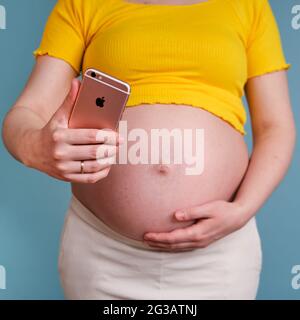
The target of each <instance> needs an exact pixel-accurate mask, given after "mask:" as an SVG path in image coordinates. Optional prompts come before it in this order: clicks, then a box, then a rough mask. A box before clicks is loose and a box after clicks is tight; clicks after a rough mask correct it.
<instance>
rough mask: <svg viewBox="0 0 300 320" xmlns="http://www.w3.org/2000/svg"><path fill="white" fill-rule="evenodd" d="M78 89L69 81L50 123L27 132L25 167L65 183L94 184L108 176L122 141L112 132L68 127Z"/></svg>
mask: <svg viewBox="0 0 300 320" xmlns="http://www.w3.org/2000/svg"><path fill="white" fill-rule="evenodd" d="M79 88H80V81H79V80H77V79H73V80H72V85H71V89H70V91H69V94H68V95H67V97H66V99H65V101H64V102H63V104H62V105H61V106H60V108H59V109H58V110H57V111H56V112H55V114H54V115H53V116H52V117H51V119H50V121H49V122H48V123H47V124H46V125H45V126H44V127H43V128H42V129H39V130H33V131H32V132H29V133H28V139H30V142H31V145H32V153H31V157H30V159H29V161H28V167H32V168H35V169H37V170H40V171H42V172H45V173H46V174H48V175H50V176H52V177H54V178H57V179H60V180H64V181H68V182H78V183H95V182H97V181H99V180H101V179H103V178H105V177H106V176H107V175H108V173H109V171H110V169H111V165H112V164H113V163H116V162H115V160H116V154H117V151H118V146H119V144H121V143H122V142H123V141H122V139H121V138H120V137H119V135H118V133H117V132H115V131H112V130H105V129H104V130H98V129H71V128H68V119H69V116H70V114H71V111H72V108H73V105H74V103H75V100H76V96H77V93H78V90H79ZM82 160H83V161H84V170H83V173H81V161H82Z"/></svg>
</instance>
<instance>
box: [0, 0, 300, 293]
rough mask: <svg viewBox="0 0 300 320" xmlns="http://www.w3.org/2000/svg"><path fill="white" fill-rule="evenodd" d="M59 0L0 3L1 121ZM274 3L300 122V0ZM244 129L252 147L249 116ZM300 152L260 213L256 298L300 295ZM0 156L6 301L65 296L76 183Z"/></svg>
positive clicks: (0, 253) (0, 152) (0, 247)
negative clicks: (299, 11) (66, 243)
mask: <svg viewBox="0 0 300 320" xmlns="http://www.w3.org/2000/svg"><path fill="white" fill-rule="evenodd" d="M54 3H55V1H54V0H43V1H41V0H26V1H20V0H0V5H4V6H5V8H6V13H7V30H0V70H1V78H0V104H1V108H0V117H1V121H2V119H3V118H4V116H5V114H6V112H7V111H8V110H9V108H10V107H11V106H12V105H13V103H14V101H15V100H16V98H17V96H18V95H19V94H20V93H21V91H22V89H23V87H24V85H25V83H26V80H27V78H28V76H29V74H30V71H31V69H32V66H33V64H34V58H33V56H32V51H33V50H34V49H35V48H36V47H37V46H38V44H39V41H40V39H41V36H42V32H43V28H44V24H45V21H46V19H47V17H48V15H49V13H50V11H51V9H52V7H53V5H54ZM270 4H271V5H272V7H273V11H274V14H275V16H276V18H277V21H278V24H279V27H280V31H281V37H282V43H283V47H284V51H285V55H286V58H287V61H288V62H289V63H291V64H292V67H291V69H290V70H289V71H288V77H289V84H290V94H291V100H292V105H293V109H294V114H295V117H296V121H297V124H299V119H300V118H299V108H298V104H299V101H300V90H299V89H298V84H299V69H300V60H299V58H298V57H299V56H300V41H299V40H300V30H298V31H297V30H294V29H292V27H291V19H292V14H291V9H292V7H293V6H294V5H296V4H300V0H299V1H298V2H297V1H287V0H285V1H279V0H273V1H272V0H270ZM244 102H245V104H246V100H244ZM248 119H249V118H248ZM246 130H247V132H248V135H247V137H246V139H247V143H248V145H249V148H251V128H250V123H249V121H248V124H247V126H246ZM299 156H300V148H299V141H298V145H297V146H296V153H295V155H294V158H293V163H292V165H291V167H290V169H289V171H288V173H287V175H286V177H285V179H284V180H283V181H282V183H281V185H280V186H279V188H277V190H276V191H275V192H274V193H273V195H272V197H271V198H269V200H268V201H267V202H266V204H265V206H264V207H263V209H261V210H260V212H259V213H258V215H257V218H258V227H259V231H260V234H261V238H262V244H263V251H264V261H263V272H262V276H261V284H260V288H259V294H258V299H299V298H300V290H298V291H297V290H294V289H293V288H292V287H291V279H292V274H291V268H292V266H293V265H295V264H300V252H299V248H300V232H299V226H300V215H299V190H300V185H299V184H300V183H299V182H300V170H299V165H298V166H297V164H299V160H300V159H299ZM0 159H1V182H0V183H1V184H0V200H1V201H0V265H3V266H4V267H5V269H6V273H7V275H6V277H7V279H6V281H7V289H6V290H0V299H63V294H62V289H61V287H60V283H59V278H58V271H57V258H58V246H59V237H60V232H61V230H62V225H63V220H64V215H65V211H66V209H67V207H68V202H69V198H70V195H71V191H70V186H69V184H68V183H65V182H62V181H58V180H55V179H53V178H51V177H49V176H47V175H46V174H43V173H41V172H38V171H36V170H30V169H27V168H26V167H24V166H22V165H21V164H20V163H19V162H17V161H14V160H13V158H12V157H11V156H10V155H9V154H8V153H7V151H6V150H5V148H4V146H3V142H1V144H0ZM246 278H247V274H245V279H246Z"/></svg>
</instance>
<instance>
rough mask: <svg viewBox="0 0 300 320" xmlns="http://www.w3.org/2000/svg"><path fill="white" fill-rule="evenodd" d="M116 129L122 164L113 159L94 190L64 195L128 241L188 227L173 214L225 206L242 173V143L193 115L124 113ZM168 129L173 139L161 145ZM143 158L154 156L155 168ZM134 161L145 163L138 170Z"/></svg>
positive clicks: (143, 108)
mask: <svg viewBox="0 0 300 320" xmlns="http://www.w3.org/2000/svg"><path fill="white" fill-rule="evenodd" d="M126 126H127V128H125V127H126ZM120 128H123V129H122V131H120V133H121V135H123V136H124V135H126V133H125V129H126V132H127V139H126V141H127V145H122V146H121V147H120V150H119V155H120V154H121V153H122V155H123V160H122V161H123V162H122V163H121V162H120V158H119V157H117V159H118V161H117V163H116V164H113V165H112V167H111V170H110V172H109V174H108V176H107V177H106V178H104V179H102V180H100V181H98V182H97V183H95V184H77V183H73V184H72V192H73V193H74V195H75V196H76V197H77V198H78V199H79V200H80V201H81V202H82V203H83V204H84V205H85V206H86V207H87V208H88V209H90V210H91V211H92V212H93V213H94V214H95V215H96V216H97V217H98V218H99V219H101V220H102V221H103V222H104V223H106V224H107V225H108V226H110V227H111V228H112V229H114V230H115V231H117V232H119V233H121V234H123V235H125V236H127V237H130V238H133V239H137V240H142V239H143V234H144V233H145V232H151V231H152V232H166V231H171V230H173V229H175V228H180V227H185V226H188V225H191V224H192V223H193V222H194V221H185V222H180V221H176V219H175V218H174V212H175V211H176V210H179V209H182V208H188V207H192V206H197V205H201V204H203V203H205V202H208V201H213V200H218V199H223V200H231V199H232V197H233V195H234V192H235V191H236V190H237V188H238V186H239V184H240V182H241V180H242V178H243V176H244V174H245V171H246V169H247V166H248V151H247V146H246V144H245V142H244V139H243V136H242V135H241V134H240V133H239V132H238V131H236V130H235V129H233V128H232V127H231V126H230V125H229V124H228V123H226V122H225V121H223V120H221V119H220V118H218V117H216V116H214V115H212V114H211V113H209V112H207V111H205V110H203V109H200V108H195V107H191V106H186V105H185V106H183V105H174V104H171V105H147V104H143V105H140V106H134V107H129V108H126V109H125V111H124V113H123V116H122V123H121V126H120ZM136 129H139V130H136ZM151 129H152V130H151ZM153 129H158V131H155V130H153ZM173 129H176V130H177V133H178V132H180V133H181V134H179V136H176V137H177V138H173V139H169V141H170V144H169V145H168V143H167V144H164V142H163V141H165V142H166V141H167V140H168V137H171V136H172V135H170V133H171V132H172V130H173ZM196 129H198V130H196ZM134 132H135V133H134ZM154 132H156V133H157V132H159V133H160V137H161V139H159V144H157V143H156V144H155V143H154V141H156V142H157V141H158V140H157V139H155V138H154ZM173 132H174V131H173ZM188 132H189V133H188ZM156 137H157V135H156ZM173 137H175V135H174V136H173ZM180 137H181V138H182V139H181V142H180ZM147 139H148V140H147ZM190 143H191V144H190ZM179 145H181V146H182V150H181V152H178V148H177V147H178V146H179ZM187 150H190V153H189V156H188V155H187V153H188V152H187ZM124 151H127V157H126V158H124V154H125V153H124ZM146 151H148V157H145V155H147V152H146ZM175 151H176V152H175ZM151 154H156V156H157V158H156V162H155V161H154V158H155V157H154V158H152V157H151ZM180 154H181V157H180ZM133 155H135V157H133ZM142 155H143V156H144V157H142ZM167 155H169V156H167ZM191 156H193V157H191ZM141 158H143V159H144V161H145V159H147V160H146V162H143V163H138V159H141ZM180 158H181V159H180ZM124 159H126V160H125V161H124ZM176 159H177V160H176ZM185 159H186V160H185ZM188 160H190V161H191V160H194V162H193V163H192V162H188ZM124 162H125V163H124ZM191 169H192V171H190V172H188V170H191ZM188 173H189V174H188Z"/></svg>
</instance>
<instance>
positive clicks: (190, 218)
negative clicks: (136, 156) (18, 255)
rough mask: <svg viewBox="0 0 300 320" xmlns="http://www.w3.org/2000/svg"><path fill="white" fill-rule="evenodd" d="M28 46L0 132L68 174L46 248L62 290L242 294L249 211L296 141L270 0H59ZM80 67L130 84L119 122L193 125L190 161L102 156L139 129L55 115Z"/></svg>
mask: <svg viewBox="0 0 300 320" xmlns="http://www.w3.org/2000/svg"><path fill="white" fill-rule="evenodd" d="M34 54H35V56H36V57H37V59H36V65H35V66H34V69H33V71H32V74H31V76H30V78H29V80H28V83H27V85H26V86H25V88H24V91H23V92H22V94H21V95H20V97H19V98H18V99H17V101H16V103H15V105H14V106H13V107H12V109H11V110H10V111H9V112H8V114H7V116H6V118H5V121H4V126H3V136H4V141H5V144H6V146H7V149H8V150H9V151H10V153H11V154H12V155H13V156H14V157H15V158H16V159H17V160H19V161H20V162H22V163H23V164H24V165H26V166H27V167H29V168H34V169H37V170H40V171H42V172H45V173H46V174H48V175H49V176H52V177H55V178H57V179H60V180H63V181H67V182H70V183H71V186H72V196H71V201H70V205H69V208H68V211H67V213H66V220H65V224H64V229H63V233H62V236H61V244H60V254H59V272H60V277H61V283H62V286H63V289H64V292H65V296H66V298H67V299H197V300H200V299H255V297H256V292H257V287H258V283H259V276H260V271H261V262H262V255H261V243H260V238H259V234H258V231H257V227H256V221H255V214H256V213H257V211H258V209H259V208H260V207H261V206H262V205H263V203H264V202H265V201H266V199H267V198H268V197H269V196H270V194H271V193H272V191H273V190H274V189H275V187H276V186H277V185H278V184H279V182H280V181H281V179H282V178H283V177H284V175H285V172H286V170H287V168H288V166H289V163H290V160H291V157H292V152H293V148H294V141H295V128H294V119H293V115H292V111H291V106H290V101H289V94H288V84H287V77H286V70H287V69H288V68H289V67H290V65H289V64H287V63H286V61H285V57H284V53H283V50H282V46H281V40H280V33H279V30H278V27H277V24H276V20H275V18H274V15H273V12H272V9H271V6H270V4H269V2H268V1H267V0H207V1H201V0H198V1H195V0H193V1H192V0H187V1H175V0H165V1H162V0H160V1H159V0H156V1H154V0H152V1H148V2H147V3H145V2H142V1H138V0H135V2H133V1H130V0H105V1H104V0H59V1H58V2H57V4H56V5H55V7H54V9H53V11H52V13H51V15H50V17H49V19H48V22H47V24H46V27H45V30H44V34H43V38H42V41H41V43H40V46H39V48H38V49H37V50H36V51H35V52H34ZM88 68H95V69H99V70H100V71H102V72H105V73H107V74H109V75H111V76H114V77H116V78H118V79H121V80H123V81H125V82H128V83H129V84H130V85H131V95H130V97H129V99H128V101H127V105H126V108H125V111H124V113H123V116H122V119H121V120H122V122H123V121H124V122H125V123H126V125H127V132H128V137H129V134H130V132H132V130H134V129H143V130H144V132H146V133H147V134H148V135H149V136H150V133H151V130H152V129H158V130H162V132H167V133H168V132H171V131H172V130H173V129H180V130H184V129H190V130H192V131H193V132H195V130H196V129H201V130H202V132H203V133H204V135H203V137H204V139H203V142H204V143H203V150H202V151H203V153H202V155H203V157H204V158H203V159H204V163H203V170H202V172H201V173H200V174H194V175H188V174H186V170H185V169H187V168H188V164H186V163H181V164H179V163H175V162H172V161H171V162H170V163H164V162H163V161H162V158H161V157H160V161H159V162H158V163H147V164H143V163H130V162H129V161H128V162H126V163H125V164H121V163H117V162H116V163H112V162H111V161H110V160H112V159H117V155H118V154H119V153H120V151H121V148H123V150H124V148H125V150H126V148H127V149H128V150H129V149H130V148H131V147H132V146H133V144H134V143H136V141H133V139H129V138H127V137H126V136H124V134H121V133H120V132H117V131H116V132H115V131H107V130H105V128H104V129H101V130H100V129H98V128H95V129H87V128H82V129H71V128H68V118H69V115H70V112H71V110H72V107H73V105H74V102H75V99H76V95H77V93H78V90H79V87H80V81H79V80H78V79H75V78H76V77H77V76H78V75H80V73H81V72H85V71H86V70H87V69H88ZM244 89H245V90H244ZM244 92H245V94H246V98H247V102H248V105H249V109H250V115H251V124H252V129H253V138H254V139H253V142H254V143H253V150H252V153H251V156H250V157H249V155H248V150H247V147H246V144H245V141H244V136H245V134H246V132H245V130H244V125H245V122H246V112H245V108H244V106H243V104H242V96H243V94H244ZM192 137H193V138H195V135H192ZM122 140H123V141H122ZM193 141H194V142H193V146H194V147H198V146H199V145H196V144H197V143H195V139H193ZM141 145H142V144H141ZM99 150H100V151H101V152H99ZM105 151H107V152H106V156H103V157H102V156H99V154H105ZM173 151H174V145H171V148H170V150H169V151H168V152H169V153H170V154H172V153H173ZM202 155H201V157H202ZM99 159H101V163H100V161H99ZM270 218H271V213H270Z"/></svg>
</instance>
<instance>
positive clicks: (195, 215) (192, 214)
mask: <svg viewBox="0 0 300 320" xmlns="http://www.w3.org/2000/svg"><path fill="white" fill-rule="evenodd" d="M212 208H213V202H208V203H204V204H202V205H200V206H196V207H191V208H187V209H181V210H178V211H176V212H175V218H176V219H177V220H180V221H183V220H194V219H201V218H209V217H211V216H212Z"/></svg>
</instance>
